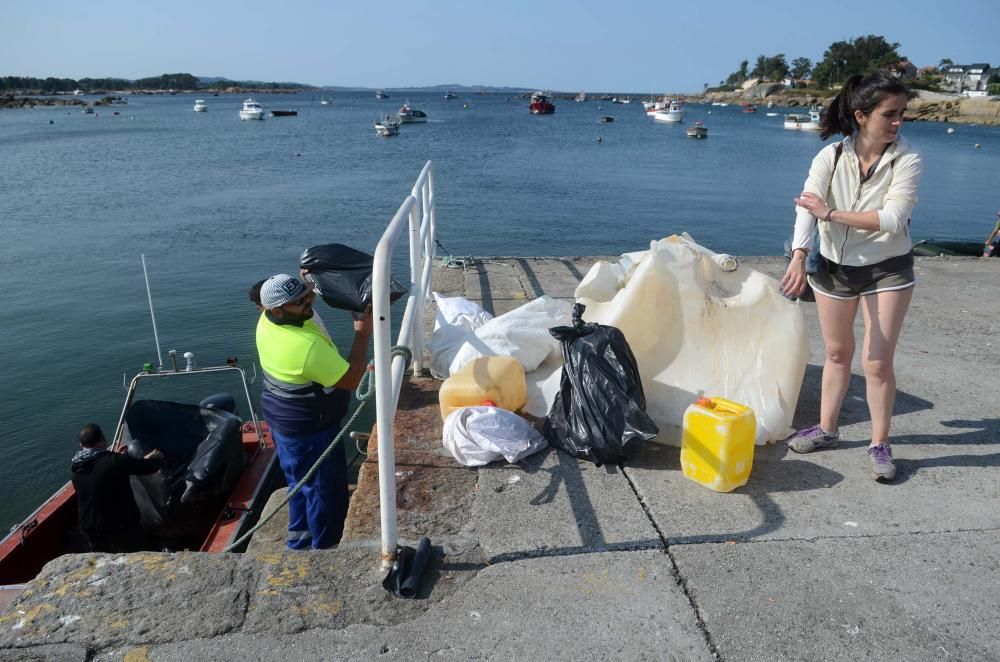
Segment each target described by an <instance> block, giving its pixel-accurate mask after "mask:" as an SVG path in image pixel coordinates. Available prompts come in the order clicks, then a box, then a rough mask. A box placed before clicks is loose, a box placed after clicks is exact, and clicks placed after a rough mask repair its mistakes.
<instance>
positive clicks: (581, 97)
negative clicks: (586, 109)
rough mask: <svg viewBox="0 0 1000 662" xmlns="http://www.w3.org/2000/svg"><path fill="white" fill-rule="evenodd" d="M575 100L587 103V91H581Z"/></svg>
mask: <svg viewBox="0 0 1000 662" xmlns="http://www.w3.org/2000/svg"><path fill="white" fill-rule="evenodd" d="M573 100H574V101H576V102H577V103H585V102H586V101H587V93H586V92H580V93H579V94H577V95H576V97H575V98H574V99H573Z"/></svg>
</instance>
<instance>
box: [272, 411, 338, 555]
mask: <svg viewBox="0 0 1000 662" xmlns="http://www.w3.org/2000/svg"><path fill="white" fill-rule="evenodd" d="M338 432H340V427H339V426H336V425H335V426H333V427H332V428H328V429H326V430H323V431H321V432H312V433H309V434H297V435H286V434H281V433H279V432H277V431H275V430H274V429H273V428H272V430H271V434H272V436H273V437H274V443H275V446H276V447H277V449H278V462H279V463H280V464H281V469H282V471H284V472H285V480H286V481H287V482H288V489H289V491H291V490H292V488H294V487H295V485H297V484H298V482H299V481H300V480H302V478H303V476H305V475H306V473H308V472H309V469H310V468H312V466H313V464H315V463H316V460H318V459H319V456H320V455H322V454H323V451H325V450H326V448H327V446H329V445H330V442H331V441H332V440H333V439H334V438H335V437H336V436H337V433H338ZM347 499H348V497H347V462H346V461H345V459H344V445H343V444H342V443H340V444H337V447H336V448H335V449H334V450H333V451H332V452H331V453H330V454H329V455H328V456H327V458H326V460H324V462H323V464H321V465H320V467H319V470H317V472H316V473H315V474H314V475H313V477H312V479H311V480H310V481H309V482H308V483H306V484H305V485H303V486H302V489H301V490H299V492H298V494H296V495H295V496H293V497H292V500H291V501H289V502H288V541H287V542H288V547H289V549H307V548H309V547H312V548H313V549H323V548H326V547H332V546H333V545H336V544H337V543H338V542H340V536H341V534H342V533H343V531H344V520H345V519H346V518H347Z"/></svg>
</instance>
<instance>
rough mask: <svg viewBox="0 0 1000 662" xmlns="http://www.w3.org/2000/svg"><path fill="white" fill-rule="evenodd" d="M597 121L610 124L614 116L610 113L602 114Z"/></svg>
mask: <svg viewBox="0 0 1000 662" xmlns="http://www.w3.org/2000/svg"><path fill="white" fill-rule="evenodd" d="M597 121H598V122H600V123H601V124H611V123H612V122H614V121H615V118H614V117H612V116H611V115H602V116H601V119H599V120H597Z"/></svg>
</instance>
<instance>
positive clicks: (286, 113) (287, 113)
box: [271, 110, 299, 117]
mask: <svg viewBox="0 0 1000 662" xmlns="http://www.w3.org/2000/svg"><path fill="white" fill-rule="evenodd" d="M298 114H299V111H297V110H272V111H271V117H295V116H297V115H298Z"/></svg>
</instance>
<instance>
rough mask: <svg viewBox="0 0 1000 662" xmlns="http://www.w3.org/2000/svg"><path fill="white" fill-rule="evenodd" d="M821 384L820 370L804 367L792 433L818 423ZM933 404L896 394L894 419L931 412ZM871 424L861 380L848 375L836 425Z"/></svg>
mask: <svg viewBox="0 0 1000 662" xmlns="http://www.w3.org/2000/svg"><path fill="white" fill-rule="evenodd" d="M822 384H823V366H818V365H813V364H812V363H810V364H808V365H807V366H806V374H805V377H804V378H803V379H802V389H801V390H800V391H799V401H798V404H797V405H796V407H795V418H794V420H793V422H792V425H793V426H794V427H795V429H797V430H798V429H801V428H805V427H809V426H810V425H816V422H817V421H818V420H819V406H820V391H821V390H822ZM933 408H934V403H933V402H930V401H929V400H924V399H923V398H918V397H917V396H915V395H911V394H909V393H907V392H906V391H901V390H898V389H897V391H896V407H895V409H894V410H893V411H894V414H893V415H895V416H900V415H902V414H910V413H913V412H917V411H923V410H925V409H933ZM870 420H871V416H870V414H869V412H868V401H867V400H866V398H865V377H864V375H858V374H854V373H851V383H850V384H848V386H847V395H845V396H844V406H843V407H842V408H841V410H840V424H841V425H852V424H854V423H866V422H868V421H870Z"/></svg>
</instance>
